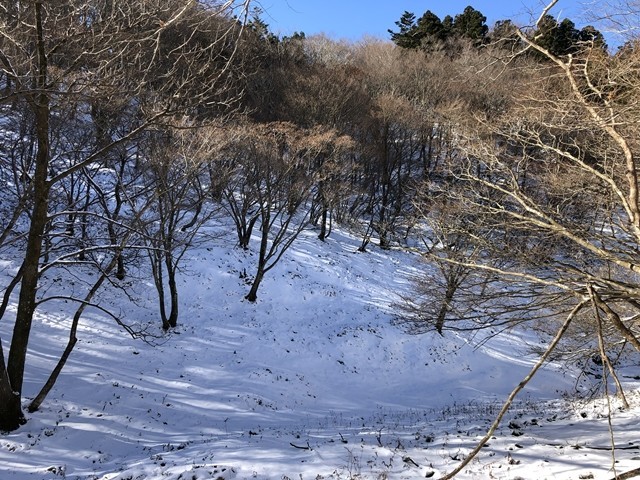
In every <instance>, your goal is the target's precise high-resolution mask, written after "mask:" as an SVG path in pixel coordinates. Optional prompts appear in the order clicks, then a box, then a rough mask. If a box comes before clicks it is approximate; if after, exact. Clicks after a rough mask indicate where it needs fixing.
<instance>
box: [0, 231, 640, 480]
mask: <svg viewBox="0 0 640 480" xmlns="http://www.w3.org/2000/svg"><path fill="white" fill-rule="evenodd" d="M229 232H231V230H229ZM316 235H317V232H314V231H313V230H308V231H305V232H303V234H302V236H301V237H300V239H299V240H298V241H297V242H296V243H294V244H293V246H292V248H291V250H290V251H288V252H287V253H286V254H285V256H284V257H283V259H282V260H281V262H280V263H279V264H278V265H277V266H276V267H275V268H274V269H273V270H272V271H270V272H269V273H268V274H267V276H266V277H265V280H264V282H263V284H262V286H261V290H260V292H259V298H258V301H257V302H256V303H250V302H247V301H246V300H243V298H244V295H246V293H247V292H248V290H249V286H248V285H247V283H246V279H245V278H243V277H244V275H243V272H245V271H246V272H247V273H248V274H249V275H251V274H252V272H253V270H254V263H255V258H254V256H253V254H252V253H251V251H249V252H244V251H242V250H239V249H236V248H234V242H235V239H234V238H233V236H232V235H231V234H229V235H227V236H224V237H218V238H217V239H216V240H211V241H210V242H209V244H205V245H202V246H199V247H198V248H197V249H194V250H192V251H190V252H188V253H187V256H186V257H185V260H184V262H183V270H182V271H181V273H180V278H179V280H180V283H181V318H180V325H179V326H178V328H177V329H175V330H174V331H173V332H171V333H169V334H166V335H163V334H162V333H161V330H160V321H159V318H158V317H157V315H156V313H155V311H156V309H157V305H155V304H154V302H155V301H156V300H155V296H154V289H153V286H152V284H151V280H150V279H149V278H148V275H145V272H144V271H141V272H134V271H132V272H131V273H132V274H133V275H134V276H133V278H132V279H131V280H130V281H131V286H130V296H131V298H132V299H134V300H136V301H135V302H132V301H130V300H129V299H128V298H126V297H125V296H124V295H123V294H122V292H119V291H118V290H115V289H111V287H107V290H106V291H105V292H104V293H103V295H102V297H101V300H100V304H101V306H103V307H108V308H111V309H113V310H114V311H123V312H125V313H126V314H125V319H126V321H127V322H128V323H130V324H134V325H137V326H139V327H140V328H142V327H144V328H147V329H148V331H149V333H153V334H154V336H153V337H148V338H147V340H148V341H149V342H148V343H145V342H143V341H142V340H140V339H137V340H136V339H132V338H131V337H129V336H127V334H126V333H125V332H124V331H123V330H122V328H120V327H119V326H118V325H116V324H115V322H114V321H113V320H112V319H110V318H108V317H106V316H104V315H103V314H101V313H100V312H99V311H96V310H88V311H87V312H86V313H85V316H84V317H83V320H82V323H81V326H80V330H79V333H78V337H79V342H78V344H77V346H76V348H75V350H74V352H73V353H72V355H71V358H70V360H69V363H68V364H67V366H66V367H65V369H64V370H63V372H62V375H61V377H60V378H59V380H58V383H57V384H56V386H55V388H54V390H53V391H52V392H51V393H50V395H49V397H48V398H47V400H46V401H45V403H44V404H43V406H42V409H41V410H40V411H38V412H35V413H33V414H29V415H28V418H29V421H28V423H27V424H26V425H25V426H24V427H22V428H21V429H19V430H18V431H16V432H13V433H9V434H5V435H2V436H0V478H1V479H59V478H67V479H69V478H72V479H100V480H115V479H118V480H125V479H169V480H178V479H185V480H186V479H208V478H213V479H232V478H236V479H245V478H247V479H249V478H253V479H296V480H297V479H300V480H307V479H340V478H380V479H383V478H390V479H413V478H415V479H417V478H425V477H426V478H438V477H440V476H442V475H444V474H445V473H447V472H449V471H451V470H453V469H454V468H455V467H456V466H457V465H459V463H460V460H461V459H462V458H464V456H465V455H466V454H467V453H468V452H469V451H470V450H471V449H472V448H473V447H474V446H475V444H476V443H477V441H478V440H479V439H480V438H481V437H482V436H483V435H484V434H485V433H486V431H487V429H488V427H489V425H490V424H491V422H492V420H493V418H494V417H495V415H496V414H497V412H498V411H499V409H500V408H501V406H502V402H503V401H504V400H505V399H506V397H507V396H508V394H509V393H510V391H511V390H512V389H513V388H514V387H515V386H516V385H517V384H518V382H520V381H521V380H522V378H523V377H524V376H525V375H526V374H527V373H528V370H529V369H530V368H531V366H532V365H533V364H534V363H535V361H536V357H535V356H534V355H532V354H531V353H530V350H529V346H530V345H531V344H534V343H536V342H539V339H537V338H536V337H535V335H534V334H533V333H531V332H524V331H523V330H519V331H514V332H508V333H505V334H503V335H501V336H499V337H496V338H493V339H490V340H488V341H486V342H481V343H478V340H479V339H477V338H472V337H465V336H463V335H461V334H457V335H456V334H454V333H446V334H445V336H444V337H441V336H439V335H437V334H435V333H429V334H424V335H409V334H408V333H407V332H406V331H405V330H403V328H402V326H400V325H396V323H395V322H394V321H393V320H394V317H393V311H394V308H393V304H394V302H398V301H399V300H400V295H401V294H407V292H409V288H410V284H409V277H410V276H411V275H415V274H416V273H417V272H418V271H419V269H420V268H422V266H420V264H419V259H418V257H417V256H416V255H414V254H411V253H407V252H402V251H394V250H391V251H381V250H379V249H377V247H375V246H374V245H371V246H370V247H369V251H368V252H366V253H360V252H357V247H358V246H359V244H360V241H359V240H358V239H357V238H355V237H351V236H350V235H348V234H347V233H345V232H340V231H334V232H333V233H332V235H331V236H330V237H329V238H328V239H327V241H326V242H324V243H323V242H320V241H319V240H317V238H316ZM253 246H255V243H254V244H253ZM14 267H15V265H14ZM3 268H9V266H8V263H7V259H3ZM47 308H48V310H47V311H46V312H43V313H42V314H40V315H38V317H37V319H36V325H35V327H34V331H33V336H32V341H31V350H30V354H29V357H28V364H27V375H26V380H25V392H24V394H25V397H26V398H27V399H29V398H32V397H33V396H35V394H36V393H37V392H38V390H39V388H40V386H41V385H42V384H43V382H44V381H45V379H46V377H47V376H48V374H49V372H50V371H51V369H52V368H53V366H54V365H55V362H56V361H57V358H58V357H59V355H60V352H61V351H62V350H63V348H64V346H65V344H66V341H67V338H68V331H67V329H68V326H69V323H70V321H71V317H72V315H73V310H72V308H73V307H72V305H68V304H60V303H58V304H55V305H54V304H51V305H47ZM9 331H10V322H8V321H3V322H0V335H1V336H2V338H3V339H4V341H5V342H6V340H7V338H8V337H9ZM5 349H6V343H5ZM5 351H6V350H5ZM636 365H637V364H636ZM636 368H637V366H636ZM631 376H637V372H636V373H635V374H634V375H631ZM625 380H626V385H627V390H628V392H627V393H628V394H629V398H630V400H631V401H632V404H633V405H634V406H633V407H632V408H631V409H629V410H623V409H621V408H620V407H619V406H618V404H617V403H616V400H615V399H612V401H613V402H614V405H613V407H612V408H613V412H614V414H613V416H612V417H611V421H612V423H613V427H614V432H615V442H616V446H617V447H618V448H617V449H616V464H615V466H616V471H617V472H618V473H621V472H624V471H627V470H631V469H634V468H638V467H640V438H638V436H637V418H638V413H640V410H639V407H638V405H640V395H639V394H638V393H637V392H638V387H639V386H640V385H638V382H637V381H635V380H633V379H631V378H625ZM576 383H577V378H576V373H575V372H573V371H571V370H570V369H568V368H566V367H565V366H563V365H560V364H552V365H548V366H546V367H545V368H544V369H543V370H541V371H540V372H539V373H538V375H537V376H536V377H535V378H534V380H533V381H532V382H531V384H530V385H529V386H528V387H527V388H526V389H525V390H524V392H523V393H522V394H521V395H520V397H519V400H518V402H517V404H516V405H515V406H514V408H513V409H512V410H511V411H510V412H509V413H508V414H507V417H506V418H505V421H504V422H503V424H502V425H501V427H500V428H499V429H498V431H497V432H496V435H495V436H494V438H493V439H491V440H490V442H489V445H488V446H486V447H485V448H484V449H483V450H482V453H481V454H480V455H479V456H478V458H477V459H475V460H474V461H472V462H471V464H470V465H469V466H468V467H467V468H466V469H465V470H464V471H463V472H462V473H461V474H460V475H459V477H458V478H461V479H485V478H496V479H518V478H520V479H567V480H568V479H578V478H594V479H609V478H613V477H614V472H613V470H612V469H611V451H610V442H611V439H610V432H609V428H608V420H607V417H608V415H607V412H608V405H607V403H606V402H605V401H604V400H596V401H590V402H587V401H584V402H582V401H577V400H572V397H571V395H570V394H571V393H572V392H573V391H574V390H575V386H576Z"/></svg>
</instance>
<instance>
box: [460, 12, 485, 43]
mask: <svg viewBox="0 0 640 480" xmlns="http://www.w3.org/2000/svg"><path fill="white" fill-rule="evenodd" d="M486 21H487V17H485V16H484V15H483V14H482V13H481V12H480V11H478V10H476V9H475V8H473V7H472V6H471V5H469V6H468V7H467V8H465V9H464V12H462V13H461V14H459V15H456V16H455V18H454V20H453V33H454V34H455V35H456V36H458V37H461V38H469V39H471V40H474V41H475V42H482V41H484V39H485V37H486V35H487V32H488V31H489V27H487V24H486Z"/></svg>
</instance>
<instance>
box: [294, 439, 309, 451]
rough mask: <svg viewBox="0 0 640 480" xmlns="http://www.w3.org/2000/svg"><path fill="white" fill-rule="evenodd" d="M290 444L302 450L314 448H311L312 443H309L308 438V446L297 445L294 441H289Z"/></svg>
mask: <svg viewBox="0 0 640 480" xmlns="http://www.w3.org/2000/svg"><path fill="white" fill-rule="evenodd" d="M289 445H291V446H292V447H293V448H297V449H300V450H313V448H311V445H309V441H308V440H307V446H306V447H301V446H300V445H295V444H294V443H292V442H289Z"/></svg>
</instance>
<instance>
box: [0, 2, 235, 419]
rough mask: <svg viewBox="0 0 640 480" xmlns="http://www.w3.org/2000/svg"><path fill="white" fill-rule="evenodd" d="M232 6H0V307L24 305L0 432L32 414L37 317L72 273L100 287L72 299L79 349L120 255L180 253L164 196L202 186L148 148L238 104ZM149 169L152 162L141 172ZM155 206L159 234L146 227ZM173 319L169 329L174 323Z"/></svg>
mask: <svg viewBox="0 0 640 480" xmlns="http://www.w3.org/2000/svg"><path fill="white" fill-rule="evenodd" d="M245 3H247V5H245V7H247V6H248V2H245ZM237 7H238V5H236V4H234V3H233V2H226V3H216V2H213V3H208V4H201V3H197V2H191V1H185V2H183V1H180V0H176V1H164V2H149V1H146V0H140V1H134V2H126V4H123V3H122V2H113V1H110V0H105V1H100V0H96V1H71V0H70V1H64V2H54V3H51V2H44V1H33V2H9V3H8V4H6V5H3V6H2V7H0V82H1V83H0V88H1V92H2V93H1V94H0V108H1V112H2V117H1V118H2V132H3V137H4V138H3V140H5V141H3V143H2V145H3V147H2V155H1V156H0V161H1V162H2V163H1V166H0V170H1V175H2V177H3V199H2V208H3V210H4V211H3V214H4V215H5V216H4V218H5V219H7V221H3V224H2V234H1V244H0V248H2V250H3V251H4V252H16V251H17V252H21V255H22V259H21V260H17V264H18V265H19V267H18V269H17V270H16V271H15V272H14V274H13V278H12V279H10V280H9V282H8V284H7V285H5V286H4V287H5V288H4V294H3V303H2V306H1V309H2V310H1V313H2V316H3V317H4V316H5V314H6V312H7V305H8V304H9V302H13V301H15V302H16V305H17V306H16V312H15V318H14V326H13V331H12V335H11V337H10V339H9V340H8V341H7V340H5V341H4V342H3V343H2V344H0V429H1V430H13V429H15V428H17V427H18V426H19V425H20V424H21V422H22V421H23V419H24V417H23V414H22V406H21V399H22V387H23V379H24V370H25V361H26V355H27V351H28V347H29V337H30V333H31V329H32V324H33V318H34V314H35V312H36V310H37V309H40V308H44V307H43V305H44V304H46V303H48V302H55V301H57V300H60V299H61V297H62V296H63V295H62V294H61V293H60V292H59V291H58V290H57V289H56V288H53V287H52V285H53V284H52V283H51V282H52V281H54V280H55V278H56V277H57V278H69V276H72V275H74V274H73V272H72V269H73V268H76V267H82V268H89V267H91V268H93V269H95V270H97V272H98V276H97V278H98V279H97V281H95V283H94V284H92V285H86V286H85V287H86V288H85V289H82V288H80V287H77V288H73V289H72V291H70V292H69V291H66V292H65V293H64V298H67V299H68V298H72V299H74V300H76V301H77V302H78V304H79V308H78V313H77V315H76V317H75V318H74V319H73V325H72V328H71V336H70V342H69V347H70V348H72V346H73V344H74V343H75V328H76V326H77V322H78V319H79V317H80V315H81V313H82V310H84V308H85V307H86V306H88V305H91V304H92V299H93V297H94V295H95V294H96V292H97V291H98V290H99V288H100V287H101V285H102V284H103V283H104V282H105V280H107V279H110V278H111V277H112V274H114V278H120V279H121V278H123V277H124V275H125V265H124V261H123V255H124V250H125V247H128V246H130V245H141V244H142V242H141V241H140V239H141V238H144V239H146V240H147V241H148V242H149V243H151V244H152V245H153V248H151V249H148V251H150V252H151V251H157V250H158V246H157V245H158V243H162V242H164V244H163V245H164V246H165V247H166V246H167V245H168V246H170V247H171V248H173V247H172V245H171V243H172V242H173V238H172V234H173V232H172V231H171V229H173V228H175V225H174V224H172V223H171V222H172V221H173V222H175V221H177V218H176V217H178V218H179V214H178V213H176V212H175V211H172V212H167V211H166V208H165V207H164V204H165V203H166V202H167V198H166V197H167V195H169V192H171V194H175V193H176V190H174V189H173V188H172V187H173V186H174V185H170V184H171V182H174V181H176V182H178V181H179V183H180V185H181V186H180V189H187V188H191V186H192V184H193V182H194V181H193V180H192V174H191V171H190V170H191V169H190V167H185V168H183V169H180V167H178V166H175V165H173V162H174V158H172V160H171V162H170V163H172V165H171V167H170V168H163V167H166V163H167V162H166V161H164V162H163V159H162V155H158V157H157V158H153V155H154V154H155V153H157V152H155V151H154V149H153V148H152V147H149V144H150V143H152V139H154V138H155V137H161V136H162V135H163V132H164V134H165V135H170V133H169V132H171V130H172V128H173V127H172V125H173V124H175V123H176V122H177V121H178V120H180V119H181V118H183V117H185V116H186V117H189V118H202V117H204V116H211V115H217V116H220V115H222V114H224V113H226V112H228V110H229V109H230V107H232V106H233V102H234V101H235V97H236V95H235V91H234V89H233V88H232V85H233V78H234V73H235V72H234V68H233V65H234V64H233V57H234V50H235V49H236V48H237V45H238V41H237V36H238V34H239V32H240V30H241V29H242V26H241V24H240V23H239V22H238V21H236V20H234V19H233V18H232V13H233V9H234V8H237ZM156 143H157V142H156ZM145 153H148V154H149V155H148V156H147V157H144V160H142V158H143V155H144V154H145ZM189 156H191V154H190V153H189ZM143 161H144V162H151V163H152V164H153V168H148V169H146V168H145V169H143V168H142V167H143V166H142V165H141V162H143ZM163 163H164V164H163ZM149 172H153V173H149ZM149 176H153V179H150V178H145V177H149ZM160 178H162V180H163V182H164V183H163V182H160V181H158V179H160ZM196 183H197V182H196ZM183 185H189V187H185V186H183ZM163 189H164V190H163ZM173 200H175V199H171V201H173ZM189 201H190V202H191V201H192V200H191V199H189ZM181 206H182V207H184V205H183V204H182V205H181ZM152 211H153V212H155V213H156V214H157V215H156V216H160V217H161V219H162V223H161V226H160V227H154V231H150V230H148V229H147V231H145V230H144V229H141V228H139V227H138V225H144V224H145V222H150V220H147V219H148V218H149V215H150V214H151V212H152ZM141 233H144V235H141ZM134 235H135V236H137V237H138V239H137V240H135V241H132V237H133V236H134ZM171 248H163V249H162V250H163V252H166V251H167V250H170V249H171ZM163 260H164V264H165V265H166V268H167V269H170V268H174V267H175V262H176V259H175V257H166V255H165V257H164V258H163ZM154 265H158V262H155V263H154ZM154 273H157V276H158V277H159V278H162V277H161V273H160V272H159V271H158V270H157V269H154ZM93 278H96V277H95V276H94V277H93ZM170 278H171V276H170ZM14 291H15V292H17V293H14ZM172 314H173V312H172V313H171V314H169V315H167V318H166V319H165V318H164V315H163V322H164V321H166V322H168V323H169V324H170V323H171V322H172V321H173V318H172V316H171V315H172ZM3 321H7V320H5V319H4V318H3ZM5 342H6V343H5ZM5 346H8V347H9V348H8V355H7V356H6V357H5V355H4V347H5ZM65 355H66V356H68V352H65ZM64 358H65V356H64V355H63V360H61V362H62V364H63V362H64ZM5 359H6V360H5ZM62 364H61V365H62ZM61 365H59V367H60V368H61ZM56 370H58V369H56ZM54 373H55V372H54ZM50 380H52V381H54V380H55V378H54V377H52V379H50ZM46 388H50V386H49V387H45V389H43V392H41V395H44V394H46V392H45V390H46ZM40 397H41V396H39V398H38V399H36V401H34V403H33V404H32V405H31V407H30V408H31V409H35V408H37V406H38V405H39V403H40V402H41V401H42V398H40Z"/></svg>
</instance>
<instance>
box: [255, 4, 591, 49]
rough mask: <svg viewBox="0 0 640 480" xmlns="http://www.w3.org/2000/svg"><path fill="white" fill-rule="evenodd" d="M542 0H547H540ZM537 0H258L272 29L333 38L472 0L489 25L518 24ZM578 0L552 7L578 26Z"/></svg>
mask: <svg viewBox="0 0 640 480" xmlns="http://www.w3.org/2000/svg"><path fill="white" fill-rule="evenodd" d="M544 3H546V2H544ZM544 3H543V2H541V1H538V0H523V1H521V0H494V1H490V0H482V1H481V0H447V1H441V0H257V1H256V2H255V4H256V5H258V6H259V7H260V8H261V9H262V10H263V11H264V14H263V15H262V18H263V20H264V21H265V22H266V23H268V24H269V26H270V29H271V30H272V31H273V32H274V33H278V34H281V35H290V34H292V33H293V32H295V31H303V32H304V33H305V34H307V35H312V34H315V33H321V32H323V33H326V34H327V35H329V36H331V37H333V38H347V39H350V40H357V39H360V38H361V37H362V36H363V35H373V36H376V37H381V38H388V37H389V35H388V33H387V29H389V28H391V29H395V22H396V21H397V20H398V19H399V18H400V16H401V15H402V13H403V12H404V11H405V10H408V11H410V12H413V13H415V14H416V16H417V17H420V16H421V15H422V14H423V13H424V12H425V11H427V10H431V11H432V12H434V13H435V14H436V15H438V16H439V17H440V18H443V17H444V16H445V15H451V16H455V15H456V14H458V13H462V11H463V10H464V9H465V7H466V6H467V5H472V6H473V7H474V8H475V9H477V10H480V11H481V12H482V13H483V14H484V15H485V16H486V17H487V24H488V25H489V26H492V25H493V23H494V22H495V21H496V20H502V19H505V18H512V19H515V20H516V21H517V22H518V23H519V24H521V25H527V24H529V23H530V22H531V18H532V13H531V12H534V14H535V16H536V17H537V15H538V14H539V12H540V11H541V9H542V8H543V5H544ZM583 10H584V9H583V8H580V4H579V2H578V0H560V2H559V3H558V5H556V7H555V8H554V9H553V10H552V12H551V13H552V14H553V15H554V16H556V17H559V18H566V17H569V18H571V19H572V20H573V21H574V22H576V24H577V25H578V26H580V25H581V24H582V23H583V22H581V21H580V15H581V14H582V12H583Z"/></svg>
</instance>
